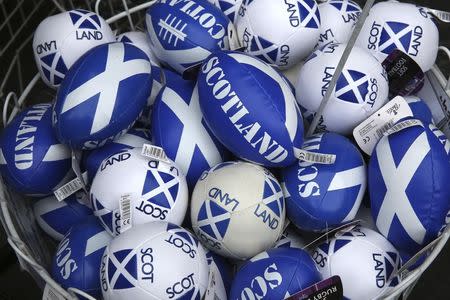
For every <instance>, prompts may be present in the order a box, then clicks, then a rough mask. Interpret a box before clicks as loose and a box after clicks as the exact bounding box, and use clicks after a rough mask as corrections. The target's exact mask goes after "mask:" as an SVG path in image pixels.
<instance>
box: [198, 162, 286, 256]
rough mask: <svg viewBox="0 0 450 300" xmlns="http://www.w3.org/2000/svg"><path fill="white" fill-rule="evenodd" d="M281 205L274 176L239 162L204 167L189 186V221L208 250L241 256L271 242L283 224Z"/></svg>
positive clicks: (276, 237) (283, 209) (280, 194)
mask: <svg viewBox="0 0 450 300" xmlns="http://www.w3.org/2000/svg"><path fill="white" fill-rule="evenodd" d="M284 220H285V206H284V198H283V193H282V192H281V187H280V184H279V183H278V181H277V179H276V178H275V177H274V176H273V175H272V174H271V173H270V172H269V171H268V170H266V169H264V168H262V167H260V166H257V165H254V164H250V163H245V162H224V163H221V164H218V165H217V166H215V167H213V168H212V169H211V170H209V171H205V172H204V173H203V174H202V176H201V177H200V179H199V181H198V182H197V185H196V186H195V188H194V191H193V193H192V199H191V222H192V228H193V229H194V232H195V233H196V234H197V236H198V237H199V239H200V241H201V242H202V243H203V244H204V245H205V246H206V247H208V248H209V249H211V250H212V251H214V252H216V253H218V254H220V255H223V256H226V257H230V258H235V259H247V258H250V257H252V256H254V255H256V254H258V253H260V252H261V251H264V250H266V249H268V248H270V247H271V246H273V244H274V243H275V242H276V241H277V239H278V238H279V236H280V235H281V233H282V232H283V228H284Z"/></svg>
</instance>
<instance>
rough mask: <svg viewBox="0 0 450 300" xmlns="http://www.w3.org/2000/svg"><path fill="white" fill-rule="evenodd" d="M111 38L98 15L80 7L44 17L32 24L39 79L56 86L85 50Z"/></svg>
mask: <svg viewBox="0 0 450 300" xmlns="http://www.w3.org/2000/svg"><path fill="white" fill-rule="evenodd" d="M113 41H115V38H114V34H113V32H112V30H111V28H110V27H109V25H108V24H107V23H106V22H105V20H104V19H103V18H102V17H100V16H99V15H97V14H95V13H93V12H90V11H87V10H82V9H75V10H71V11H66V12H62V13H60V14H57V15H54V16H50V17H47V18H45V19H44V20H43V21H42V22H41V23H40V24H39V26H38V27H37V28H36V31H35V33H34V37H33V51H34V58H35V60H36V65H37V67H38V69H39V73H40V74H41V78H42V80H43V81H44V82H45V83H46V84H47V85H48V86H50V87H58V86H59V85H60V83H61V81H62V80H63V79H64V76H65V74H66V72H67V70H68V69H69V68H70V67H71V66H72V65H73V64H74V63H75V61H76V60H77V59H78V58H80V57H81V56H82V55H83V54H84V53H86V52H87V51H88V50H90V49H92V48H94V47H95V46H98V45H101V44H105V43H109V42H113Z"/></svg>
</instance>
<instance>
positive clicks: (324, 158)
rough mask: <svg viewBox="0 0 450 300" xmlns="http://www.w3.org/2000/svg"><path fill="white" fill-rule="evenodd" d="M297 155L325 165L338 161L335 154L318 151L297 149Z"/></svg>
mask: <svg viewBox="0 0 450 300" xmlns="http://www.w3.org/2000/svg"><path fill="white" fill-rule="evenodd" d="M295 157H297V158H298V159H299V160H301V161H306V162H310V163H316V164H324V165H332V164H334V162H335V161H336V155H335V154H326V153H316V152H311V151H307V150H304V149H297V150H296V151H295Z"/></svg>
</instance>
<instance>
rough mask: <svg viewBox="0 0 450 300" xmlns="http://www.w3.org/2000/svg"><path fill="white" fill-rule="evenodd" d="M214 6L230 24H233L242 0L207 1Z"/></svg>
mask: <svg viewBox="0 0 450 300" xmlns="http://www.w3.org/2000/svg"><path fill="white" fill-rule="evenodd" d="M208 1H209V2H211V3H212V4H214V5H215V6H217V7H218V8H219V9H220V10H221V11H222V12H223V13H224V14H225V15H226V16H227V17H228V19H230V21H231V22H234V20H235V18H236V16H237V14H238V12H239V9H240V7H241V4H242V0H208Z"/></svg>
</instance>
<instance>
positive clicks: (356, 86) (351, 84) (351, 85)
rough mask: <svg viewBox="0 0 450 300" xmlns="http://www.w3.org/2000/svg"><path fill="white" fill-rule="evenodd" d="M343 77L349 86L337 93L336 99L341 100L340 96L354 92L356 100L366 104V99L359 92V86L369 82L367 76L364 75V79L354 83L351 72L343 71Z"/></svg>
mask: <svg viewBox="0 0 450 300" xmlns="http://www.w3.org/2000/svg"><path fill="white" fill-rule="evenodd" d="M341 76H344V77H345V80H346V81H347V82H348V85H346V86H345V87H343V88H342V89H340V90H338V91H336V97H337V98H339V97H340V96H342V95H343V94H345V93H347V92H348V91H350V90H351V91H352V92H353V94H355V96H356V98H357V99H358V103H364V98H363V95H361V92H360V91H359V86H360V85H362V84H364V83H365V82H366V81H368V79H367V75H366V74H364V76H363V77H361V78H360V79H358V80H356V81H354V80H353V78H352V76H351V75H350V73H349V71H348V70H344V71H342V75H341Z"/></svg>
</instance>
